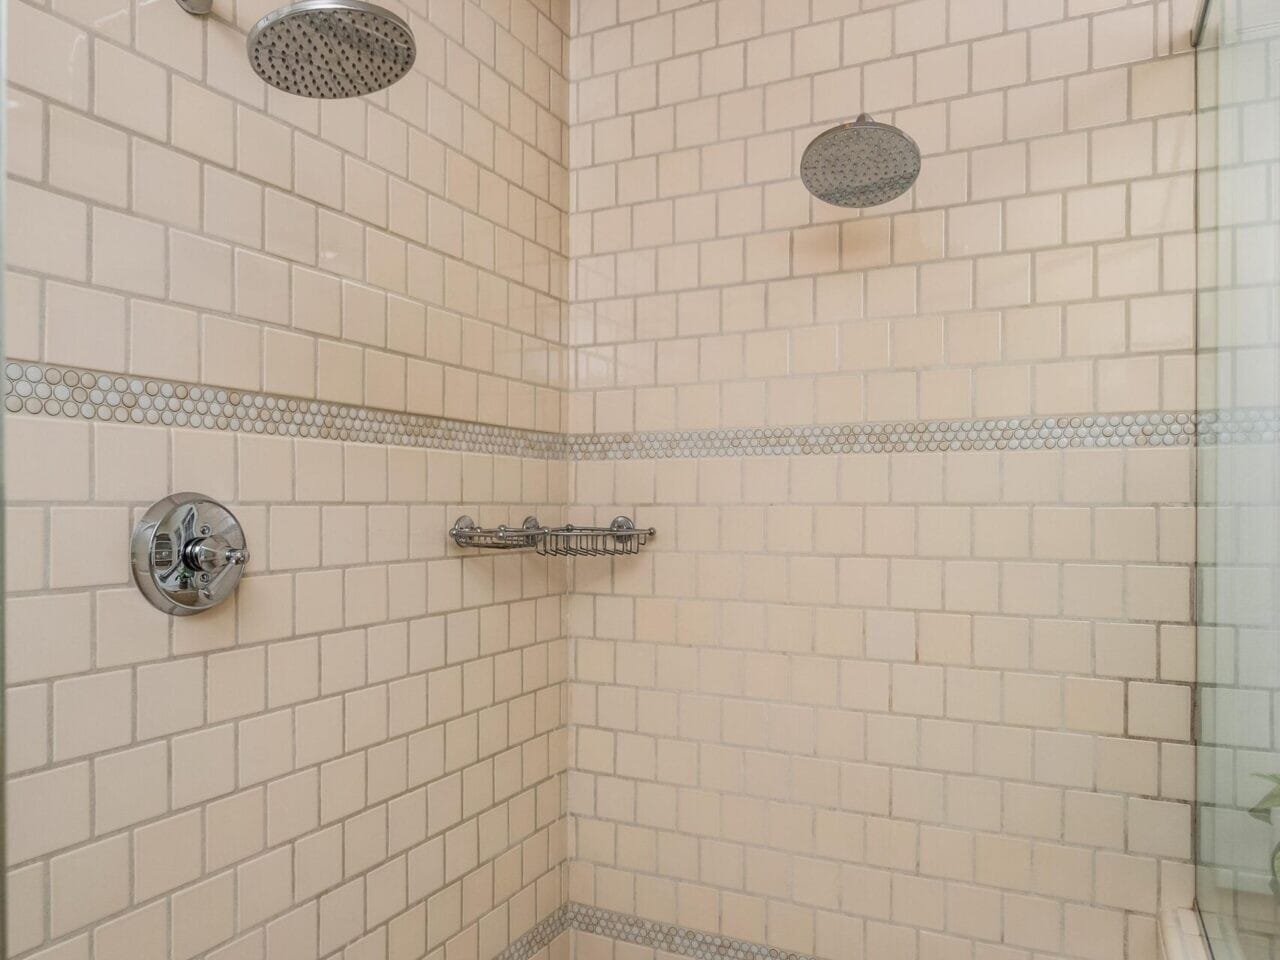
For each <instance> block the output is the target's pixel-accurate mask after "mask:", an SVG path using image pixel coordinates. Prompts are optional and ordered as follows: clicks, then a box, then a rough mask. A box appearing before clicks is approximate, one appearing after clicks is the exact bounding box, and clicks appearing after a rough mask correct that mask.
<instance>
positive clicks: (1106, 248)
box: [567, 0, 1195, 960]
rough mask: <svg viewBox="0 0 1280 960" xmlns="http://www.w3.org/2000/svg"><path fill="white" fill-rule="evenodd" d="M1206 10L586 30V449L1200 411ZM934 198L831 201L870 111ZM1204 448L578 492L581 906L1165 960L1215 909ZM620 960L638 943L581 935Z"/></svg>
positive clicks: (966, 1)
mask: <svg viewBox="0 0 1280 960" xmlns="http://www.w3.org/2000/svg"><path fill="white" fill-rule="evenodd" d="M1193 7H1194V4H1193V3H1191V2H1175V3H1163V2H1159V3H1157V2H1145V0H1139V2H1127V3H1126V2H1125V0H1025V2H1023V0H1017V2H1012V3H1005V2H1003V0H918V2H895V0H811V2H809V0H806V2H790V0H719V2H712V0H702V2H699V0H690V2H679V0H671V2H665V0H664V2H657V0H653V2H645V0H582V2H580V3H578V4H577V5H576V7H575V11H574V12H575V18H574V23H573V40H572V51H571V57H570V62H571V67H572V77H573V88H572V92H571V103H572V109H571V120H572V124H571V149H570V160H571V197H572V214H571V227H570V243H571V246H570V249H571V252H572V254H573V270H572V277H571V280H572V304H571V313H570V342H571V343H572V345H573V350H574V354H573V369H572V385H573V389H572V392H571V394H570V401H569V415H568V420H567V427H568V429H569V430H570V431H592V430H596V431H625V430H632V429H634V430H658V429H662V430H666V429H697V428H714V427H760V426H782V425H793V424H814V423H846V422H858V421H882V420H889V419H900V420H910V419H962V418H967V417H980V418H991V417H1005V416H1029V415H1058V414H1077V413H1079V414H1088V413H1094V412H1097V413H1124V412H1130V411H1140V410H1189V409H1192V408H1194V406H1195V396H1194V390H1193V362H1192V346H1193V340H1192V329H1193V327H1192V319H1193V299H1192V295H1193V291H1194V289H1195V262H1194V260H1195V254H1194V236H1193V215H1194V208H1193V203H1192V171H1193V169H1194V163H1195V136H1194V130H1195V127H1194V117H1193V106H1194V101H1193V62H1192V58H1191V56H1190V55H1189V54H1188V51H1187V41H1188V36H1189V29H1190V17H1191V15H1192V13H1193ZM863 110H866V111H869V112H871V113H873V114H875V115H876V116H877V118H878V119H881V120H887V121H891V122H894V123H897V124H900V125H901V126H903V127H904V128H905V129H907V130H908V131H909V132H910V133H911V134H912V135H913V136H914V137H915V138H916V140H917V141H918V142H919V143H920V145H921V147H922V151H923V153H924V169H923V174H922V176H921V179H920V182H919V184H918V186H917V187H916V189H915V190H914V191H913V192H912V193H911V194H909V195H908V196H906V197H904V198H903V199H902V200H900V201H897V202H895V203H894V204H892V205H890V206H886V207H883V208H879V209H876V210H872V211H867V212H865V213H863V214H862V215H860V216H859V215H853V214H847V213H844V212H842V211H837V210H834V209H832V208H830V207H826V206H823V205H822V204H820V203H817V202H816V201H813V200H812V199H811V198H810V197H809V196H808V195H807V194H806V193H805V191H804V189H803V186H802V185H801V184H800V183H799V181H798V179H797V176H796V171H797V167H798V162H799V158H800V155H801V154H802V152H803V149H804V147H805V146H806V145H807V144H808V142H809V141H810V140H811V139H812V137H813V136H814V135H816V134H817V133H818V132H820V131H821V130H823V129H825V128H827V127H829V126H831V125H833V124H834V123H837V122H840V121H844V120H848V119H852V118H853V117H855V116H856V115H857V114H858V113H859V112H860V111H863ZM1192 478H1193V456H1192V452H1191V451H1190V450H1189V449H1187V448H1181V449H1176V450H1129V451H1118V450H1117V451H1065V452H1047V451H1028V452H984V453H977V452H974V453H964V452H954V453H927V454H915V453H908V452H903V453H897V454H886V455H871V454H861V455H850V456H846V457H834V456H812V457H795V458H786V457H758V458H744V459H736V460H721V459H701V460H698V459H689V460H678V461H656V462H647V463H646V462H640V463H616V464H613V463H578V464H576V465H575V467H574V474H573V477H572V482H571V493H570V503H571V504H573V505H574V506H573V507H572V508H571V509H572V511H573V513H574V515H575V516H577V517H579V518H580V519H587V518H592V517H594V518H607V517H610V516H612V515H613V514H614V513H618V512H633V511H634V513H635V514H636V516H637V519H638V520H640V522H642V523H645V524H652V525H655V526H657V527H658V528H659V532H660V533H659V537H658V538H657V540H656V541H655V542H654V544H653V549H652V550H650V551H648V552H647V553H646V554H645V555H643V556H641V557H640V558H638V559H637V560H628V561H625V562H617V563H615V564H613V565H612V566H602V565H598V564H593V563H588V562H585V561H579V562H578V563H577V564H576V566H575V569H574V571H573V594H572V596H571V598H570V608H569V627H568V630H569V635H570V637H571V656H572V668H571V677H572V681H571V683H572V686H571V694H570V699H571V708H570V722H571V727H570V731H571V760H570V767H571V773H570V790H569V797H570V800H569V804H570V806H569V809H570V818H571V841H570V843H571V848H570V849H571V855H572V859H571V865H570V897H571V899H575V900H582V901H585V902H588V903H596V904H600V905H602V906H606V907H610V908H612V909H616V910H623V911H631V912H636V913H639V914H642V915H644V916H648V917H654V918H658V919H662V920H667V921H672V922H678V923H681V924H684V925H687V926H691V927H695V928H700V929H708V930H714V931H717V932H721V933H725V934H730V935H733V936H738V937H743V938H746V939H749V940H755V941H762V942H765V943H768V944H769V945H771V946H775V947H778V948H783V949H788V950H795V951H800V952H809V953H817V954H819V955H820V956H823V957H830V958H840V960H844V958H849V960H861V958H863V957H867V958H871V957H888V956H891V957H957V958H958V957H965V958H970V957H980V958H984V960H985V958H1002V960H1003V958H1015V957H1017V958H1022V957H1031V956H1070V957H1080V958H1098V960H1112V958H1114V960H1121V958H1130V960H1138V958H1142V960H1148V958H1152V957H1154V956H1155V955H1156V950H1157V945H1156V944H1157V938H1156V922H1155V914H1156V910H1157V908H1158V907H1160V906H1183V905H1187V904H1189V903H1190V901H1191V897H1192V894H1193V891H1192V870H1191V866H1190V859H1191V852H1192V851H1191V807H1190V801H1191V799H1192V794H1193V751H1192V747H1191V745H1190V738H1191V718H1190V703H1191V688H1190V682H1191V681H1192V679H1193V668H1194V664H1193V659H1194V657H1193V654H1194V640H1193V635H1192V627H1191V622H1190V621H1191V609H1190V607H1191V602H1190V598H1191V580H1190V571H1191V564H1192V561H1193V559H1194V550H1193V531H1194V523H1193V510H1192V505H1193V502H1194V500H1193V479H1192ZM578 946H579V948H580V949H583V950H584V951H587V952H590V953H591V954H592V955H593V956H594V955H595V954H596V953H599V954H600V956H602V957H607V956H611V955H613V954H614V953H616V952H621V953H629V952H630V951H631V950H633V949H634V948H631V947H628V946H625V945H617V946H616V947H615V945H613V944H611V943H609V942H607V941H600V940H598V938H586V937H579V938H578Z"/></svg>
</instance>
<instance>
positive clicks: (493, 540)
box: [449, 517, 658, 557]
mask: <svg viewBox="0 0 1280 960" xmlns="http://www.w3.org/2000/svg"><path fill="white" fill-rule="evenodd" d="M657 532H658V531H657V530H655V529H654V528H653V527H637V526H636V525H635V521H634V520H632V519H631V518H630V517H615V518H614V520H613V523H611V524H609V526H607V527H579V526H575V525H574V524H567V525H566V526H563V527H544V526H542V525H541V524H540V523H538V518H537V517H525V520H524V524H523V525H522V526H519V527H508V526H500V527H492V528H489V529H485V528H482V527H478V526H476V522H475V521H474V520H472V519H471V518H470V517H459V518H458V521H457V522H456V523H455V524H454V525H453V529H451V530H450V531H449V536H451V537H453V542H454V543H456V544H457V545H458V546H460V547H481V548H483V549H487V550H518V549H520V548H522V547H532V548H533V549H534V550H536V551H537V552H538V553H539V555H541V556H544V557H621V556H629V555H631V554H636V553H639V552H640V548H641V547H643V546H644V545H645V544H646V543H648V542H649V538H650V537H652V536H656V535H657Z"/></svg>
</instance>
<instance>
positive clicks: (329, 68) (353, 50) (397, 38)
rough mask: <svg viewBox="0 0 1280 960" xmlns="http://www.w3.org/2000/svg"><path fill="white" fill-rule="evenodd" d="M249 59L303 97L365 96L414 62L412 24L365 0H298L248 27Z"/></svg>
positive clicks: (273, 81) (263, 74)
mask: <svg viewBox="0 0 1280 960" xmlns="http://www.w3.org/2000/svg"><path fill="white" fill-rule="evenodd" d="M248 46H249V63H250V64H252V66H253V69H254V71H255V72H256V73H257V74H258V76H260V77H261V78H262V79H263V80H265V81H266V82H267V83H269V84H271V85H272V86H273V87H279V88H280V89H281V90H284V91H285V92H287V93H296V94H297V95H298V96H300V97H316V98H319V99H325V100H330V99H337V98H340V97H360V96H364V95H365V94H366V93H373V92H374V91H375V90H381V89H383V88H384V87H389V86H391V84H393V83H395V82H396V81H397V80H399V79H400V78H401V77H403V76H404V75H405V74H406V73H408V72H409V68H410V67H412V66H413V61H414V58H415V57H416V56H417V46H416V44H415V43H414V40H413V31H411V30H410V29H409V25H408V24H407V23H405V22H404V21H403V20H401V19H400V18H399V17H397V16H396V15H395V14H394V13H392V12H391V11H389V10H384V9H383V8H382V7H378V6H375V5H374V4H372V3H365V2H363V0H299V2H297V3H292V4H290V5H289V6H287V7H281V8H280V9H279V10H276V11H274V12H273V13H269V14H267V15H266V16H265V17H263V18H262V19H261V20H259V21H258V23H257V24H256V25H255V26H254V28H253V29H252V30H250V31H249V43H248Z"/></svg>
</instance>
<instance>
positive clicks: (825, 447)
mask: <svg viewBox="0 0 1280 960" xmlns="http://www.w3.org/2000/svg"><path fill="white" fill-rule="evenodd" d="M1196 429H1197V427H1196V417H1195V415H1194V414H1191V413H1135V414H1119V415H1114V416H1106V415H1098V416H1079V417H1034V418H1033V417H1022V418H1008V419H999V420H951V421H928V422H926V421H912V422H906V423H858V424H841V425H838V426H812V427H765V428H758V429H741V430H698V431H680V432H667V433H607V434H588V435H575V436H570V437H569V438H568V443H569V450H570V458H571V459H574V460H627V459H632V460H641V459H650V458H658V459H665V458H672V457H734V456H804V455H808V454H834V453H901V452H906V451H914V452H926V451H937V450H1055V449H1061V448H1066V447H1127V446H1175V445H1184V446H1185V445H1187V444H1190V443H1192V442H1193V440H1194V438H1195V436H1196Z"/></svg>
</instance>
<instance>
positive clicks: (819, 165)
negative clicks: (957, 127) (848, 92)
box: [800, 113, 920, 207]
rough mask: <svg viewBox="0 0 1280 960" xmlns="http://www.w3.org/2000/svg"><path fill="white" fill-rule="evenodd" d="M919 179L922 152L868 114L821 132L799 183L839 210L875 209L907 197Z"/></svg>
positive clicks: (806, 157) (808, 152)
mask: <svg viewBox="0 0 1280 960" xmlns="http://www.w3.org/2000/svg"><path fill="white" fill-rule="evenodd" d="M919 176H920V148H919V147H917V146H916V142H915V141H914V140H912V139H911V138H910V137H909V136H907V135H906V134H905V133H903V132H902V131H901V130H899V129H898V128H897V127H891V126H889V124H887V123H876V122H875V121H874V120H872V119H871V118H870V117H869V116H867V115H866V114H865V113H864V114H863V115H862V116H860V117H859V118H858V119H857V120H855V121H854V122H853V123H845V124H841V125H840V126H838V127H833V128H832V129H830V130H828V131H826V133H822V134H819V135H818V137H817V138H816V139H815V140H814V141H813V143H811V144H809V146H808V149H806V150H805V152H804V158H803V159H802V160H801V161H800V179H801V180H803V181H804V185H805V187H806V188H808V190H809V192H810V193H812V194H813V195H814V196H815V197H817V198H818V199H819V200H823V201H825V202H827V203H830V204H832V205H834V206H837V207H874V206H877V205H879V204H881V203H888V202H889V201H890V200H893V199H896V198H897V197H900V196H902V195H903V194H904V193H906V192H907V191H908V190H910V189H911V185H912V184H913V183H915V182H916V178H917V177H919Z"/></svg>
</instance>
